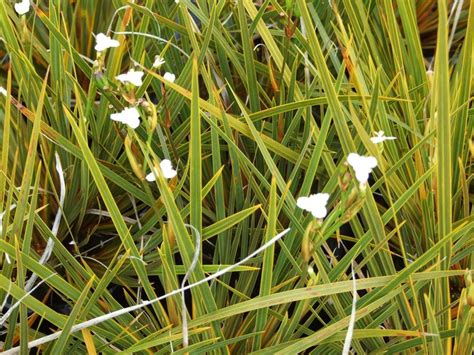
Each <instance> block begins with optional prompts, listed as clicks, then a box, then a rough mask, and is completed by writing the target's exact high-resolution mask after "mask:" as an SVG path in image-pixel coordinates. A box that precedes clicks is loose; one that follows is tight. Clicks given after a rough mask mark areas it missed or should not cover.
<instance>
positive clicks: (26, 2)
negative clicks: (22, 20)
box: [15, 0, 30, 15]
mask: <svg viewBox="0 0 474 355" xmlns="http://www.w3.org/2000/svg"><path fill="white" fill-rule="evenodd" d="M15 11H16V12H17V14H18V15H24V14H26V13H27V12H28V11H30V0H22V1H21V2H19V3H17V4H15Z"/></svg>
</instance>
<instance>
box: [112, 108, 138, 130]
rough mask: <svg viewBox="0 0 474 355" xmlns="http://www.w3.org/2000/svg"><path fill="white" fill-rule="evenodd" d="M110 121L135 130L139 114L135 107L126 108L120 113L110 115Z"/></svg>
mask: <svg viewBox="0 0 474 355" xmlns="http://www.w3.org/2000/svg"><path fill="white" fill-rule="evenodd" d="M110 119H111V120H112V121H117V122H121V123H125V124H126V125H128V126H129V127H130V128H133V129H135V128H137V127H138V126H139V125H140V113H139V112H138V110H137V109H136V108H135V107H128V108H126V109H124V110H123V111H122V112H119V113H113V114H111V115H110Z"/></svg>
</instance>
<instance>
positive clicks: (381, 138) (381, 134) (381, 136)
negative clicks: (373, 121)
mask: <svg viewBox="0 0 474 355" xmlns="http://www.w3.org/2000/svg"><path fill="white" fill-rule="evenodd" d="M393 139H397V137H387V136H385V133H384V131H378V132H375V137H371V138H370V140H371V141H372V143H374V144H379V143H382V142H384V141H388V140H393Z"/></svg>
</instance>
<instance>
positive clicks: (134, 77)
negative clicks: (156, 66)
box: [115, 69, 145, 86]
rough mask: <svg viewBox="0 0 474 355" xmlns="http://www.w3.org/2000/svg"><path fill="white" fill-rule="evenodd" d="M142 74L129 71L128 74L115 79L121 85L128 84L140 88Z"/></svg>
mask: <svg viewBox="0 0 474 355" xmlns="http://www.w3.org/2000/svg"><path fill="white" fill-rule="evenodd" d="M144 74H145V73H144V72H142V71H135V70H133V69H130V70H129V71H128V73H126V74H120V75H117V76H116V77H115V79H117V80H120V81H121V82H122V84H126V83H130V84H133V85H135V86H141V85H142V84H143V81H142V77H143V75H144Z"/></svg>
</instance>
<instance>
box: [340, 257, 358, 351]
mask: <svg viewBox="0 0 474 355" xmlns="http://www.w3.org/2000/svg"><path fill="white" fill-rule="evenodd" d="M351 273H352V311H351V319H350V320H349V326H348V327H347V333H346V339H345V340H344V348H343V349H342V355H349V351H350V350H351V342H352V335H353V334H354V325H355V320H356V304H357V281H356V277H355V272H354V262H352V264H351Z"/></svg>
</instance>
